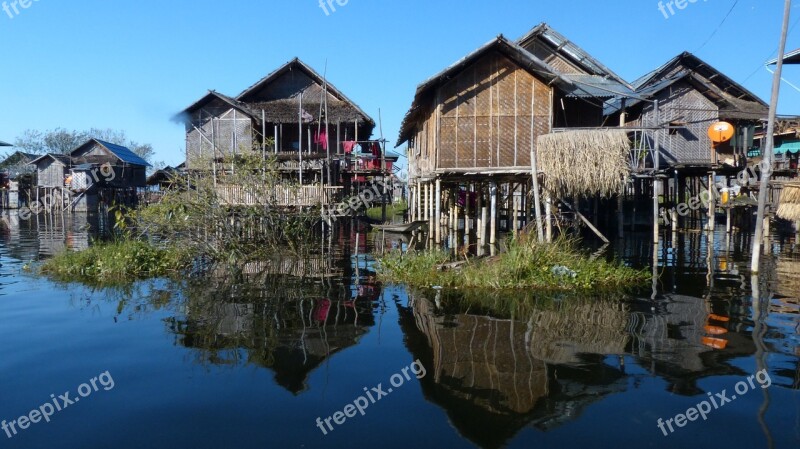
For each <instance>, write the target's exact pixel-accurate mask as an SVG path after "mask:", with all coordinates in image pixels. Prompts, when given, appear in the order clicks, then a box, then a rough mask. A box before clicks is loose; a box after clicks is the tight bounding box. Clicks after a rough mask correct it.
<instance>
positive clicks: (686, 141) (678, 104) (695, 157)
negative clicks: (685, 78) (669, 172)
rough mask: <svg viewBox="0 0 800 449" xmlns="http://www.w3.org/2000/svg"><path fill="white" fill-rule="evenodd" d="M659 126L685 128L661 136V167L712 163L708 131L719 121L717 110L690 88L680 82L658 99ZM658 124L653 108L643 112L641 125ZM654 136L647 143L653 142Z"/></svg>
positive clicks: (647, 108)
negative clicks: (682, 125) (679, 124)
mask: <svg viewBox="0 0 800 449" xmlns="http://www.w3.org/2000/svg"><path fill="white" fill-rule="evenodd" d="M659 101H660V106H659V107H660V110H661V112H660V120H659V121H660V122H661V123H666V124H669V123H681V124H685V128H684V129H679V130H673V131H671V132H667V131H664V132H662V133H661V145H660V147H661V155H662V166H663V165H665V164H669V165H675V164H688V165H709V164H711V163H712V160H711V158H712V152H711V139H709V137H708V128H709V126H711V124H713V123H714V122H716V121H718V120H719V108H718V107H717V106H716V105H715V104H714V103H713V102H712V101H711V100H709V99H707V98H706V97H705V96H704V95H703V94H701V93H700V92H698V91H697V90H696V89H695V88H694V87H692V86H691V85H690V84H688V83H685V82H681V83H677V84H675V85H674V86H672V87H671V88H670V89H667V90H665V91H664V92H662V93H661V94H660V95H659ZM656 122H657V120H656V117H655V113H654V107H653V105H652V104H651V105H648V106H647V107H646V108H645V110H644V117H643V124H645V125H648V126H649V125H655V123H656ZM654 137H655V136H654V134H653V132H650V133H649V137H648V139H649V140H650V142H651V144H652V143H653V142H654Z"/></svg>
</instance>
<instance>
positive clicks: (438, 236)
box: [434, 179, 442, 245]
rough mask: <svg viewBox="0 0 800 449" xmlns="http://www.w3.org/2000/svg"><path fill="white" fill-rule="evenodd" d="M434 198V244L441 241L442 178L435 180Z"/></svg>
mask: <svg viewBox="0 0 800 449" xmlns="http://www.w3.org/2000/svg"><path fill="white" fill-rule="evenodd" d="M435 193H436V198H435V199H434V201H435V203H434V207H435V210H436V212H435V213H434V215H435V217H434V219H435V220H436V225H435V226H436V229H435V230H436V244H437V245H438V244H441V243H442V180H441V179H437V180H436V192H435Z"/></svg>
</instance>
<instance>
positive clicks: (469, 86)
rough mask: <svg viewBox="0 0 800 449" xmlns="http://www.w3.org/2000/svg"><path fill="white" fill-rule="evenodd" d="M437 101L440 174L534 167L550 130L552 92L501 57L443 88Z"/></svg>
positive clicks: (492, 57)
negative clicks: (534, 154) (533, 154)
mask: <svg viewBox="0 0 800 449" xmlns="http://www.w3.org/2000/svg"><path fill="white" fill-rule="evenodd" d="M437 99H438V101H437V103H438V105H439V108H438V109H437V111H438V113H437V114H435V115H436V118H438V142H436V141H434V142H433V143H434V146H433V148H436V149H438V152H437V153H436V154H435V157H436V158H437V159H436V160H437V162H436V168H438V169H469V168H475V169H498V168H512V167H516V168H521V167H529V166H530V151H531V149H533V148H534V145H535V142H536V137H538V136H539V135H542V134H546V133H548V132H549V131H550V117H551V89H550V88H549V87H548V86H547V85H545V84H544V83H543V82H541V81H539V80H538V79H537V78H535V77H534V76H533V75H531V74H530V73H528V72H527V71H526V70H524V69H521V68H519V67H518V66H517V65H516V64H514V63H513V62H512V61H510V60H509V59H508V58H506V57H504V56H502V55H500V54H498V53H494V54H490V55H487V56H485V57H483V58H481V59H480V60H478V61H477V62H476V63H475V64H473V65H472V66H470V67H468V68H467V69H465V70H464V71H463V72H461V73H460V74H459V75H458V76H457V77H456V78H454V79H453V80H451V81H450V82H448V83H447V84H445V85H443V86H442V87H441V88H440V89H439V91H438V92H437ZM427 123H428V126H429V128H428V129H430V118H429V120H428V122H427ZM429 134H430V133H429ZM428 142H429V144H430V143H431V142H430V141H428ZM437 144H438V145H437ZM431 156H434V155H431Z"/></svg>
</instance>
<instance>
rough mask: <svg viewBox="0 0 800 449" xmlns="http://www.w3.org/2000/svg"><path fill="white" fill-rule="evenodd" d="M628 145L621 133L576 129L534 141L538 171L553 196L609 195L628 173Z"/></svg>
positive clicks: (620, 185)
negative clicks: (543, 176) (543, 177)
mask: <svg viewBox="0 0 800 449" xmlns="http://www.w3.org/2000/svg"><path fill="white" fill-rule="evenodd" d="M630 149H631V142H630V139H629V138H628V134H627V133H626V132H625V131H624V130H612V129H609V130H578V131H568V132H563V133H556V134H545V135H543V136H540V137H539V138H538V139H537V168H538V169H539V171H540V172H542V173H544V175H545V188H546V189H547V190H549V191H550V192H551V193H553V194H554V195H555V196H556V197H569V196H578V197H580V196H593V195H603V196H610V195H613V194H616V193H619V192H621V191H622V188H623V180H624V179H625V177H626V176H627V175H628V173H629V172H630V163H629V153H630Z"/></svg>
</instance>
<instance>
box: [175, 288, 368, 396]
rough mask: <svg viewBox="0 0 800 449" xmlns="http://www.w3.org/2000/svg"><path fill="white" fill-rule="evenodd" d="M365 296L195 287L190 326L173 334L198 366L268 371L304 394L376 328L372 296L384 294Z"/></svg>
mask: <svg viewBox="0 0 800 449" xmlns="http://www.w3.org/2000/svg"><path fill="white" fill-rule="evenodd" d="M361 291H366V292H369V293H370V295H367V296H358V290H356V293H353V290H352V289H351V287H350V286H348V285H344V284H336V283H333V284H331V283H316V284H311V285H308V284H302V283H301V282H299V281H284V282H272V283H270V284H260V286H258V285H256V284H247V283H240V284H236V285H229V284H227V283H224V284H222V285H215V286H213V287H211V286H208V285H207V284H204V285H193V286H189V287H187V288H186V289H185V295H186V297H185V301H186V307H185V318H184V317H181V318H172V319H170V320H168V326H169V329H170V331H171V332H173V333H175V334H176V336H177V341H178V343H179V344H181V345H182V346H185V347H187V348H191V349H195V350H196V351H194V354H195V357H196V361H197V362H198V363H200V364H204V365H205V364H212V365H234V366H238V365H244V364H254V365H258V366H262V367H265V368H269V369H270V370H272V371H273V372H274V373H275V380H276V382H277V383H278V384H279V385H281V386H282V387H284V388H286V389H287V390H288V391H290V392H292V393H293V394H300V393H302V392H303V391H305V390H306V389H307V379H308V377H309V375H310V374H311V373H312V372H313V371H314V370H316V369H317V368H318V367H319V366H320V365H322V364H323V363H324V362H325V361H326V360H327V359H328V358H329V357H332V356H334V355H335V354H337V353H338V352H340V351H342V350H344V349H346V348H349V347H351V346H354V345H357V344H358V342H359V340H360V339H361V337H363V336H364V335H365V334H366V333H367V332H369V330H370V329H371V328H372V327H373V326H374V325H375V317H374V310H373V301H374V299H375V298H374V297H373V295H372V294H374V293H375V292H378V294H379V292H380V289H379V288H376V289H362V290H361Z"/></svg>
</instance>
